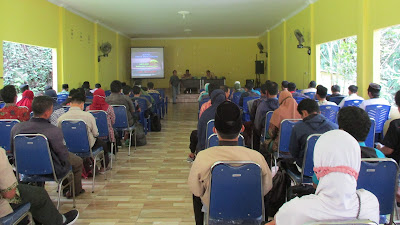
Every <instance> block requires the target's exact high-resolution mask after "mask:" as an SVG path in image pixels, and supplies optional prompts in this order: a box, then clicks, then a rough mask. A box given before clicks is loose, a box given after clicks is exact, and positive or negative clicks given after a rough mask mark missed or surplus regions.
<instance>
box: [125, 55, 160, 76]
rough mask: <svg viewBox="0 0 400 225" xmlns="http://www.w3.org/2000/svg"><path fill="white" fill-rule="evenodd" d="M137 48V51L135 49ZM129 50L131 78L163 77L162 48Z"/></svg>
mask: <svg viewBox="0 0 400 225" xmlns="http://www.w3.org/2000/svg"><path fill="white" fill-rule="evenodd" d="M137 50H139V51H137ZM137 50H136V51H133V50H132V52H131V65H132V77H133V78H163V77H164V59H163V57H164V53H163V51H162V50H163V49H161V51H160V50H159V49H155V50H153V51H141V50H148V49H137Z"/></svg>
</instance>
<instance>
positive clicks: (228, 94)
mask: <svg viewBox="0 0 400 225" xmlns="http://www.w3.org/2000/svg"><path fill="white" fill-rule="evenodd" d="M219 89H221V90H224V92H225V97H226V99H227V100H228V99H229V96H231V89H230V88H229V87H228V85H222V86H220V87H219Z"/></svg>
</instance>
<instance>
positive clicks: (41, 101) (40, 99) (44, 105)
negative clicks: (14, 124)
mask: <svg viewBox="0 0 400 225" xmlns="http://www.w3.org/2000/svg"><path fill="white" fill-rule="evenodd" d="M32 111H33V116H34V117H36V118H43V119H46V120H48V119H49V118H50V116H51V114H52V113H53V98H52V97H49V96H37V97H35V98H34V99H33V101H32Z"/></svg>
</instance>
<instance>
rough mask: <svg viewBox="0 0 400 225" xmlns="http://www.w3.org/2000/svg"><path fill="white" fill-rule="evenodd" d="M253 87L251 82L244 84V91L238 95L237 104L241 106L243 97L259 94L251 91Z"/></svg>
mask: <svg viewBox="0 0 400 225" xmlns="http://www.w3.org/2000/svg"><path fill="white" fill-rule="evenodd" d="M253 87H254V84H253V83H252V82H248V83H247V84H246V86H245V87H244V91H245V92H243V93H242V95H241V96H240V100H239V105H240V106H241V107H243V99H244V98H246V97H256V96H260V95H258V94H256V93H254V92H253Z"/></svg>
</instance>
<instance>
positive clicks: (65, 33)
mask: <svg viewBox="0 0 400 225" xmlns="http://www.w3.org/2000/svg"><path fill="white" fill-rule="evenodd" d="M0 6H1V7H0V21H2V22H1V26H0V40H1V43H0V71H1V72H0V73H1V77H2V76H3V49H2V47H3V45H2V42H3V41H11V42H18V43H24V44H30V45H37V46H43V47H49V48H54V49H56V51H57V66H58V67H57V72H58V77H57V78H58V89H59V90H60V89H61V84H63V83H68V84H70V87H71V88H76V87H79V86H81V85H82V82H83V81H86V80H87V81H89V82H90V83H91V85H92V86H93V87H94V84H95V83H97V82H101V83H102V85H103V87H104V88H105V89H109V84H110V82H111V81H112V80H114V79H117V77H119V79H121V80H124V81H128V80H129V79H128V76H129V71H128V70H129V65H128V62H129V51H130V50H129V49H130V48H129V47H130V40H129V38H126V37H124V36H122V35H120V34H117V33H115V32H113V31H110V30H109V29H107V28H104V27H102V26H101V25H98V24H94V23H93V22H90V21H88V20H86V19H84V18H82V17H80V16H77V15H75V14H73V13H71V12H69V11H67V10H65V9H64V8H61V7H58V6H56V5H54V4H52V3H49V2H48V1H46V0H29V1H24V0H13V1H9V0H0ZM117 39H118V44H119V45H118V46H117ZM106 41H108V42H110V43H111V44H112V45H113V49H112V52H111V53H110V54H109V57H108V58H102V61H101V62H100V63H98V62H97V54H98V50H97V49H98V47H99V45H100V44H101V43H103V42H106ZM2 86H3V80H2V79H1V80H0V87H2Z"/></svg>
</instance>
